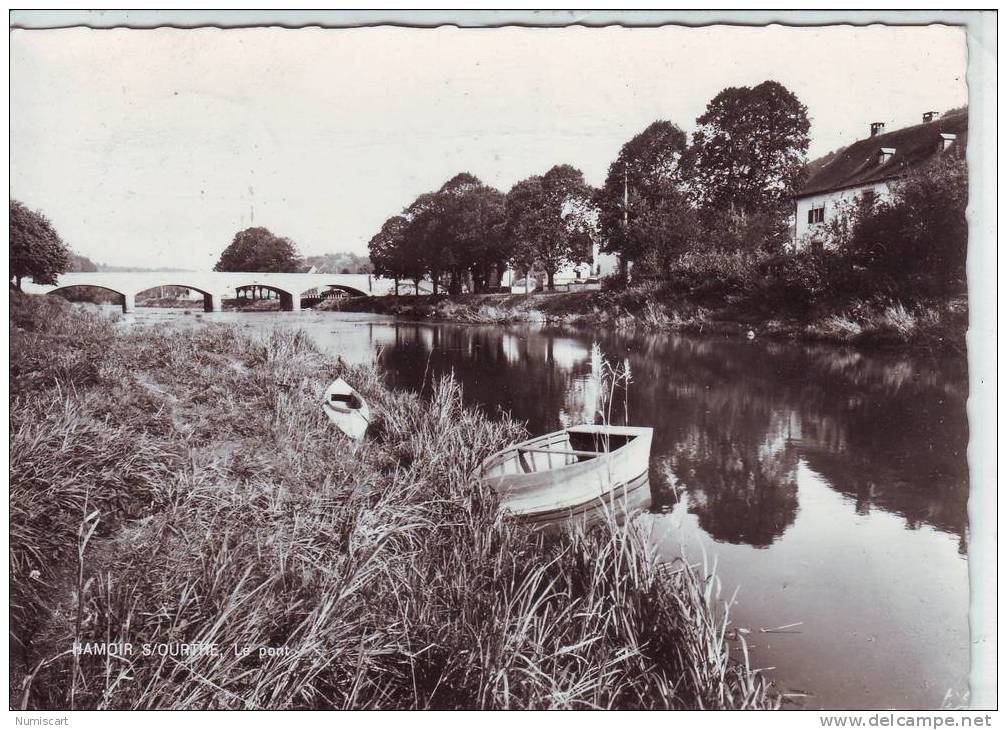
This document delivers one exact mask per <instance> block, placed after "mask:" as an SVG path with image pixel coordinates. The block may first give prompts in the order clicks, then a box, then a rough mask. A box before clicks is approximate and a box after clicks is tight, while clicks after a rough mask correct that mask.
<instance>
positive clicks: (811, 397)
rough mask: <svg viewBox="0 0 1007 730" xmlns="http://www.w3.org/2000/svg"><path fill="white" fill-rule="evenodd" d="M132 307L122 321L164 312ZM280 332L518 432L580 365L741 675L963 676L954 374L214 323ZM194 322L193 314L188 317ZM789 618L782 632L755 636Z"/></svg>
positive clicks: (581, 413) (710, 348)
mask: <svg viewBox="0 0 1007 730" xmlns="http://www.w3.org/2000/svg"><path fill="white" fill-rule="evenodd" d="M182 316H183V315H181V314H180V313H179V312H178V311H171V310H150V311H144V310H141V311H140V313H138V314H136V315H133V317H135V321H137V322H148V321H156V320H162V319H163V320H178V319H179V318H181V317H182ZM211 318H212V319H213V320H214V321H233V322H238V323H240V324H241V325H243V326H247V327H249V328H252V329H256V330H261V329H270V328H273V327H278V326H298V327H301V328H303V329H305V330H306V331H308V332H309V333H310V334H311V335H312V336H313V337H314V339H315V340H316V341H317V342H318V343H319V344H320V345H321V346H322V347H323V348H325V349H326V350H327V351H329V352H332V353H335V354H339V355H340V356H342V357H343V359H344V360H347V361H351V362H371V361H374V360H377V361H378V362H380V363H381V365H382V366H383V368H384V369H385V371H386V372H387V375H388V379H389V380H390V382H391V384H392V385H394V386H397V387H401V388H409V389H414V390H416V389H419V388H420V387H422V385H423V383H424V380H425V379H426V382H427V383H429V379H430V378H432V377H434V376H437V375H440V374H444V373H448V372H453V373H454V375H455V377H456V378H458V380H459V381H460V382H461V383H462V384H463V386H464V391H465V396H466V398H467V399H468V400H469V401H470V402H471V403H472V404H475V405H478V406H479V407H481V408H483V409H484V410H485V411H486V412H487V413H489V414H494V413H497V412H499V411H501V410H503V411H507V412H510V413H511V414H513V415H514V416H515V417H516V418H518V419H522V420H525V421H527V423H528V428H529V430H530V431H531V432H532V433H541V432H545V431H551V430H556V429H558V428H560V427H561V426H563V425H568V424H573V423H579V422H584V421H594V420H595V415H596V410H597V407H598V404H599V401H598V398H599V389H598V386H597V382H598V381H597V375H598V368H599V356H604V357H605V358H606V359H607V360H609V361H610V362H620V363H621V362H625V361H628V363H629V366H630V371H631V373H632V382H631V383H630V384H629V386H628V388H627V389H626V390H625V392H621V393H618V394H617V395H616V399H615V400H616V406H615V409H614V411H615V413H614V415H613V419H612V420H613V421H615V422H621V421H622V420H624V413H625V412H628V414H629V420H630V421H631V422H632V423H633V424H634V425H647V426H653V427H654V444H653V450H652V452H651V469H650V471H651V475H650V476H651V478H650V483H651V497H652V499H651V507H650V510H649V512H647V513H646V514H644V515H642V516H641V517H640V518H639V519H641V520H644V521H645V525H646V526H647V528H648V529H649V530H650V531H651V533H652V539H653V542H654V543H655V544H656V545H657V546H658V549H659V551H660V553H661V554H662V555H663V556H665V557H667V558H668V559H673V558H675V557H677V556H680V555H681V554H682V553H683V551H684V552H685V554H686V555H688V556H689V557H690V559H693V560H696V561H699V560H703V559H704V558H705V559H706V560H707V561H708V562H710V563H713V562H714V561H716V568H717V574H718V575H719V577H720V581H721V586H722V597H724V598H730V597H731V595H732V594H734V592H735V590H737V594H736V599H735V602H734V604H733V605H732V608H731V620H732V626H733V627H734V628H736V629H747V630H748V631H749V632H750V633H748V634H746V638H747V640H748V645H749V648H750V650H751V652H752V655H753V658H754V664H755V665H756V666H759V667H767V668H768V667H772V668H773V669H772V670H771V671H770V676H771V678H772V679H773V680H774V681H775V682H776V683H777V685H778V686H779V687H781V688H782V689H783V690H784V691H786V692H788V693H792V694H793V695H794V697H793V698H792V701H793V702H795V703H798V704H799V706H804V707H812V708H818V707H824V708H844V709H847V708H848V709H854V708H907V709H908V708H927V707H931V708H932V707H938V706H940V705H941V703H942V702H943V701H944V700H945V697H946V696H948V694H949V693H950V697H951V699H952V701H959V702H960V701H961V697H962V693H963V692H964V691H965V689H966V687H967V671H968V661H969V657H968V574H967V562H966V543H967V514H966V503H967V498H968V471H967V465H966V457H965V450H966V446H967V442H968V435H967V424H966V417H965V400H966V398H967V393H968V386H967V381H966V371H965V367H966V366H965V363H964V362H959V361H954V360H941V361H935V360H929V359H926V358H913V357H906V356H895V355H884V354H866V353H860V352H856V351H853V350H844V349H839V348H835V347H828V346H814V345H796V344H779V343H766V342H760V341H754V342H748V341H745V340H730V339H709V338H707V339H704V338H695V337H683V336H676V335H659V336H658V335H637V336H622V335H618V334H615V333H611V332H606V331H599V332H596V333H594V334H593V335H592V334H590V333H570V332H561V331H551V330H548V329H542V328H537V327H530V326H524V327H498V326H492V327H483V326H464V325H443V324H425V323H424V324H413V323H403V322H396V321H393V320H391V319H388V318H382V317H376V316H374V315H353V314H336V313H331V312H330V313H318V312H302V313H231V312H226V313H222V314H217V315H206V316H205V317H204V318H203V319H202V320H200V321H209V320H210V319H211ZM187 319H194V318H191V317H190V318H187ZM785 625H794V626H792V627H791V628H788V629H785V630H784V631H785V632H767V631H763V630H771V629H775V628H778V627H781V626H785Z"/></svg>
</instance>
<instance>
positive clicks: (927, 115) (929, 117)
mask: <svg viewBox="0 0 1007 730" xmlns="http://www.w3.org/2000/svg"><path fill="white" fill-rule="evenodd" d="M936 116H937V112H923V123H924V124H926V123H927V122H932V121H934V117H936Z"/></svg>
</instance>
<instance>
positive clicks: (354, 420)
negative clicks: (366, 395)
mask: <svg viewBox="0 0 1007 730" xmlns="http://www.w3.org/2000/svg"><path fill="white" fill-rule="evenodd" d="M322 410H324V411H325V415H327V416H328V417H329V419H330V420H331V421H332V422H333V423H335V424H336V425H337V426H339V429H340V430H341V431H342V432H343V433H345V434H346V435H347V436H349V437H350V438H351V439H357V440H358V441H360V440H362V439H363V438H364V433H365V432H366V431H367V427H368V426H369V425H370V422H371V409H370V408H369V407H368V406H367V402H366V401H365V400H364V399H363V398H362V397H361V396H360V393H358V392H357V391H355V390H354V389H353V388H352V387H350V384H349V383H347V382H346V381H345V380H343V379H342V378H336V379H335V380H334V381H333V382H332V385H330V386H329V387H328V388H326V389H325V400H324V402H323V403H322Z"/></svg>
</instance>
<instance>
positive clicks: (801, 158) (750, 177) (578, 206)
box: [370, 81, 810, 293]
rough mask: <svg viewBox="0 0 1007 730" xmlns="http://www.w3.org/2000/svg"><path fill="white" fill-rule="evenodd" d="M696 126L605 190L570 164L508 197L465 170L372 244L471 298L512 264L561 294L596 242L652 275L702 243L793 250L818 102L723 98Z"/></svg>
mask: <svg viewBox="0 0 1007 730" xmlns="http://www.w3.org/2000/svg"><path fill="white" fill-rule="evenodd" d="M696 124H697V128H696V131H695V132H694V133H693V135H692V141H691V144H690V143H689V139H688V137H687V135H686V134H685V132H683V131H682V129H681V128H680V127H678V126H677V125H676V124H674V123H673V122H671V121H665V120H661V121H655V122H654V123H653V124H651V125H650V126H648V127H647V128H646V129H645V130H644V131H642V132H641V133H640V134H638V135H636V136H635V137H633V138H632V139H631V140H630V141H629V142H627V143H626V144H625V145H623V147H622V149H621V150H620V152H619V155H618V157H616V159H615V160H613V161H612V163H611V165H610V166H609V169H608V175H607V176H606V178H605V182H604V184H603V185H602V186H601V187H600V188H597V189H596V188H593V187H591V186H590V185H588V184H587V183H586V182H585V180H584V176H583V174H582V173H581V171H580V170H578V169H576V168H575V167H573V166H571V165H568V164H558V165H555V166H554V167H552V168H551V169H549V170H547V171H546V172H544V173H543V174H540V175H532V176H531V177H529V178H527V179H525V180H521V181H520V182H518V183H517V184H515V185H514V186H513V187H512V188H511V189H510V191H509V192H507V193H506V194H504V193H502V192H501V191H499V190H497V189H495V188H493V187H490V186H488V185H485V184H483V183H482V182H481V181H480V180H479V179H478V178H477V177H475V176H474V175H472V174H469V173H465V172H463V173H460V174H458V175H456V176H455V177H453V178H451V179H450V180H448V181H447V182H446V183H445V184H444V185H443V186H442V187H441V188H440V189H439V190H436V191H434V192H429V193H424V194H423V195H420V196H419V197H418V198H417V199H416V200H415V201H414V202H413V203H411V204H410V205H408V206H407V207H406V208H405V209H404V210H403V211H402V212H401V213H400V214H398V215H395V216H393V217H391V218H389V219H388V220H387V221H386V222H385V224H384V225H383V226H382V228H381V230H380V232H378V233H377V235H375V236H374V237H373V238H372V239H371V241H370V252H371V260H372V261H373V262H374V266H375V270H376V272H377V273H379V274H384V275H387V276H390V277H393V278H396V279H405V280H412V281H414V282H415V283H417V284H418V283H419V281H420V280H421V279H423V278H429V279H431V280H432V282H433V286H434V291H435V292H436V291H437V288H438V286H439V285H441V284H443V285H445V287H446V289H447V290H448V292H450V293H458V292H460V291H461V290H462V287H463V284H465V285H467V286H468V287H469V288H470V290H471V291H475V292H479V291H484V290H486V289H487V288H492V287H493V286H494V285H497V284H498V283H499V280H500V276H501V273H502V271H503V270H504V268H505V267H507V266H513V267H514V268H516V269H517V270H518V271H520V272H530V271H534V272H536V273H541V274H542V275H544V278H545V279H546V281H547V285H548V287H549V288H550V289H551V288H553V279H554V276H555V274H556V272H557V271H559V270H560V269H561V268H563V267H564V266H566V265H569V264H579V263H590V262H591V260H592V252H593V244H595V243H598V244H600V249H601V250H602V251H604V252H608V253H613V254H617V255H618V256H619V258H620V261H621V262H623V264H628V263H629V262H633V263H635V264H637V265H638V266H640V265H642V266H643V267H644V268H645V269H648V270H659V269H660V268H662V266H663V265H664V264H666V263H667V262H668V261H670V260H671V259H672V258H674V257H677V256H679V255H681V254H682V253H684V252H685V251H686V250H688V249H689V248H690V246H692V245H694V244H695V242H696V241H698V240H701V239H702V240H704V241H706V242H707V244H706V245H709V246H712V247H715V248H738V247H741V246H746V245H750V243H751V242H752V241H758V245H761V246H763V247H765V248H767V249H774V250H780V249H782V248H783V246H784V245H785V243H786V241H787V239H788V237H789V219H788V216H789V215H790V212H791V207H792V206H791V203H790V201H789V196H790V195H791V194H792V193H793V192H794V191H795V190H796V189H797V186H798V185H799V184H800V183H801V181H802V178H803V174H804V171H805V168H806V162H807V150H808V130H809V128H810V124H809V122H808V116H807V109H806V107H805V106H804V105H803V104H801V102H800V101H799V100H798V99H797V97H796V96H794V94H793V93H791V92H790V91H788V90H787V89H786V88H784V87H783V86H782V85H780V84H779V83H777V82H775V81H766V82H764V83H762V84H759V85H758V86H756V87H754V88H746V87H740V88H729V89H725V90H723V91H722V92H720V93H719V94H717V96H716V97H715V98H714V99H713V100H712V101H711V102H710V103H709V105H708V106H707V108H706V111H705V113H704V114H703V115H702V116H700V117H699V119H697V120H696ZM739 221H740V222H741V223H742V225H741V226H739V225H738V223H739Z"/></svg>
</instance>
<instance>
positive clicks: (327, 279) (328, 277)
mask: <svg viewBox="0 0 1007 730" xmlns="http://www.w3.org/2000/svg"><path fill="white" fill-rule="evenodd" d="M72 286H93V287H100V288H102V289H108V290H109V291H112V292H115V293H117V294H119V295H121V296H122V298H123V299H122V306H123V311H124V312H131V311H133V306H134V303H135V300H136V295H137V294H139V293H140V292H143V291H146V290H148V289H155V288H157V287H161V286H179V287H186V288H188V289H195V290H196V291H198V292H201V293H202V294H203V299H204V305H205V308H206V311H207V312H219V311H220V309H221V300H222V299H223V298H224V297H225V296H226V297H233V296H236V295H237V290H238V289H239V288H242V287H248V286H259V287H263V288H266V289H272V290H273V291H276V292H278V293H279V295H280V301H281V304H282V306H283V308H284V309H286V310H288V311H297V310H299V309H300V308H301V301H300V300H301V295H302V294H303V293H304V292H307V291H309V290H311V289H318V290H322V291H324V290H326V289H329V288H333V287H334V288H338V289H342V290H344V291H347V292H349V293H351V294H359V295H370V296H388V295H389V294H392V293H394V289H395V283H394V282H393V281H392V280H390V279H381V278H378V277H376V276H372V275H370V274H284V273H278V274H274V273H266V272H242V271H187V272H176V271H136V272H133V271H121V272H120V271H94V272H87V271H85V272H70V273H65V274H60V276H59V278H58V279H57V283H56V284H36V283H35V282H34V281H31V280H26V281H24V282H22V289H24V291H26V292H28V293H30V294H49V293H51V292H54V291H57V290H59V289H66V288H68V287H72Z"/></svg>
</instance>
